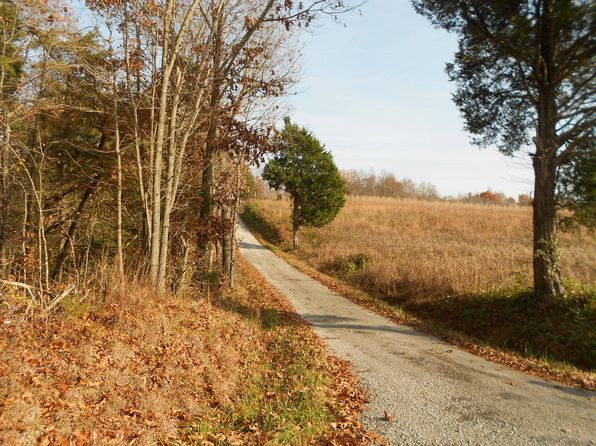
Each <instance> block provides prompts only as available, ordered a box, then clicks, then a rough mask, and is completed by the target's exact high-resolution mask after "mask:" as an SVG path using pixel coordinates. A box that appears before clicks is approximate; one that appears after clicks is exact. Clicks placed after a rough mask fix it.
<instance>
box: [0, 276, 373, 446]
mask: <svg viewBox="0 0 596 446" xmlns="http://www.w3.org/2000/svg"><path fill="white" fill-rule="evenodd" d="M240 276H241V277H240V282H241V284H240V286H239V288H238V290H237V291H236V292H234V293H232V294H231V295H229V296H227V297H226V298H221V299H218V300H216V301H213V302H212V303H208V302H206V301H205V300H196V299H190V298H188V297H174V296H162V297H158V296H155V295H153V294H151V293H149V292H147V290H146V289H145V288H143V287H142V286H140V285H139V284H128V285H127V286H126V287H124V288H123V290H125V292H122V293H120V294H119V293H113V294H112V295H110V296H108V298H107V300H106V301H104V302H102V303H101V305H100V304H97V303H96V304H94V305H92V306H91V307H90V308H84V309H81V308H80V306H79V305H78V304H76V302H74V301H65V302H64V305H63V306H62V309H61V311H60V312H59V313H58V314H56V315H54V316H53V317H51V318H50V319H49V320H40V319H39V318H32V319H29V320H27V321H19V322H17V321H16V320H15V319H13V318H11V319H8V318H6V317H5V315H3V314H1V313H0V443H2V444H11V445H30V444H39V445H62V444H72V445H121V444H135V445H155V444H178V445H195V444H196V445H209V444H211V445H234V444H235V445H245V444H246V445H251V444H253V445H261V444H262V445H265V444H296V445H302V444H327V443H330V442H331V441H333V440H334V439H338V438H343V437H344V436H345V438H346V439H347V441H346V442H344V443H342V444H367V443H368V439H369V438H370V436H369V434H368V433H366V431H365V430H364V429H363V428H362V427H361V426H360V424H359V423H358V413H359V411H360V410H361V408H362V405H363V404H364V401H365V396H364V394H363V393H362V391H360V390H359V387H358V385H357V381H356V379H355V378H354V375H353V374H351V372H350V371H349V364H347V363H343V362H342V363H341V364H340V365H339V366H338V361H339V360H337V359H335V358H330V357H329V356H327V354H326V353H325V351H324V349H323V346H322V344H321V342H320V341H319V340H318V338H317V337H316V336H315V335H314V333H313V332H312V331H311V330H310V329H309V328H308V327H306V326H305V325H304V324H303V323H302V322H301V319H300V318H298V317H297V316H296V315H295V314H294V313H293V312H292V310H291V308H289V305H288V304H287V302H285V301H284V300H283V298H281V296H279V295H277V294H275V292H274V291H272V289H270V288H267V285H266V284H265V282H264V281H263V279H262V278H260V277H259V276H258V274H257V273H256V272H255V271H254V270H252V269H251V268H250V267H248V266H247V265H245V264H243V266H242V268H241V271H240ZM1 301H2V298H1V297H0V303H1ZM0 307H1V306H0ZM313 358H314V359H313ZM347 388H350V389H351V390H350V391H349V392H348V391H346V389H347ZM338 423H345V426H343V428H342V429H338V428H337V425H338Z"/></svg>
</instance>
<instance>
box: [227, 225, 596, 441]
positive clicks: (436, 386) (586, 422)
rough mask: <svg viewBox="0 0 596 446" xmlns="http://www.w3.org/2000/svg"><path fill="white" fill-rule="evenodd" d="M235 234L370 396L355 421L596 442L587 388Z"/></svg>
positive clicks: (394, 436)
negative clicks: (461, 337)
mask: <svg viewBox="0 0 596 446" xmlns="http://www.w3.org/2000/svg"><path fill="white" fill-rule="evenodd" d="M238 235H239V240H240V249H241V252H242V254H243V255H244V257H245V258H246V259H247V260H248V261H249V262H251V263H252V264H253V265H254V266H255V267H256V268H257V269H258V270H259V271H260V272H261V274H262V275H263V276H264V277H265V278H266V279H267V280H268V281H269V282H270V283H271V284H272V285H273V286H274V287H275V288H277V289H278V290H279V291H280V292H281V293H282V294H284V295H285V296H286V297H287V298H288V300H289V301H290V302H291V303H292V304H293V305H294V307H295V308H296V311H297V312H298V313H299V314H300V315H301V316H302V317H304V318H305V319H306V320H307V321H308V322H309V323H310V324H312V326H313V327H314V328H315V330H316V332H317V333H318V335H319V336H321V337H322V338H323V339H324V340H325V342H326V343H327V346H328V348H329V350H330V351H331V352H332V353H333V354H336V355H338V356H340V357H342V358H346V359H348V360H350V361H351V362H352V363H353V365H354V368H355V370H356V372H357V373H358V375H359V377H360V379H361V382H362V384H363V385H364V386H365V388H366V389H367V390H368V392H369V394H370V398H371V402H370V403H369V404H368V406H367V408H366V410H365V411H364V413H363V415H362V421H363V423H364V424H365V425H366V426H367V427H368V428H370V429H372V430H374V431H376V432H378V433H379V434H381V435H382V436H383V437H384V438H385V439H386V440H387V442H388V443H389V444H393V445H596V393H595V392H588V391H584V390H580V389H575V388H571V387H565V386H562V385H558V384H553V383H549V382H547V381H544V380H542V379H539V378H536V377H534V376H530V375H524V374H522V373H519V372H516V371H513V370H510V369H508V368H506V367H504V366H502V365H500V364H496V363H492V362H489V361H486V360H484V359H482V358H480V357H477V356H474V355H472V354H470V353H467V352H465V351H463V350H460V349H458V348H456V347H453V346H451V345H449V344H446V343H444V342H442V341H440V340H438V339H436V338H433V337H431V336H428V335H425V334H421V333H419V332H417V331H415V330H413V329H411V328H409V327H406V326H402V325H398V324H395V323H394V322H392V321H389V320H387V319H385V318H383V317H381V316H379V315H377V314H374V313H372V312H370V311H368V310H366V309H364V308H362V307H360V306H358V305H356V304H354V303H353V302H351V301H349V300H347V299H346V298H344V297H342V296H340V295H339V294H337V293H335V292H333V291H330V290H329V289H328V288H326V287H325V286H324V285H322V284H320V283H319V282H317V281H315V280H313V279H311V278H310V277H308V276H306V275H305V274H303V273H301V272H299V271H298V270H296V269H295V268H293V267H291V266H290V265H288V264H287V263H286V262H284V261H283V260H282V259H280V258H279V257H277V256H275V255H274V254H273V253H271V252H270V251H269V250H267V249H266V248H264V247H263V246H262V245H261V244H260V243H259V242H258V241H257V240H256V239H255V237H254V236H253V235H252V234H251V233H250V232H249V231H248V230H247V229H246V227H244V226H243V225H241V227H240V228H239V231H238ZM388 420H391V421H388Z"/></svg>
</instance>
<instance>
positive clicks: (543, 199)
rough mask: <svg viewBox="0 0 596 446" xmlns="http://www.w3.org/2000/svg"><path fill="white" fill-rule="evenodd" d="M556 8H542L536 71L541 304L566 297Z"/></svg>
mask: <svg viewBox="0 0 596 446" xmlns="http://www.w3.org/2000/svg"><path fill="white" fill-rule="evenodd" d="M552 7H553V5H552V4H551V2H549V1H545V2H543V4H542V10H541V20H540V23H539V26H540V29H539V32H540V35H539V48H540V59H541V63H540V65H539V66H538V68H537V70H536V78H537V79H538V83H539V95H538V102H537V121H538V122H537V124H538V125H537V129H536V138H535V140H534V143H535V145H536V153H535V154H534V156H533V160H532V164H533V166H534V205H533V211H534V212H533V225H534V237H533V266H534V294H535V296H536V298H537V299H538V300H542V301H545V300H550V299H553V298H555V297H558V296H561V295H562V294H563V286H562V282H561V272H560V270H559V261H558V253H557V214H556V203H555V188H556V180H557V149H558V147H559V144H558V138H557V130H556V129H557V119H558V117H557V115H558V113H557V102H556V99H555V98H556V94H557V91H556V87H555V85H556V84H555V81H554V76H555V64H554V52H555V47H554V46H553V43H552V41H553V31H552V23H551V20H550V14H551V11H552Z"/></svg>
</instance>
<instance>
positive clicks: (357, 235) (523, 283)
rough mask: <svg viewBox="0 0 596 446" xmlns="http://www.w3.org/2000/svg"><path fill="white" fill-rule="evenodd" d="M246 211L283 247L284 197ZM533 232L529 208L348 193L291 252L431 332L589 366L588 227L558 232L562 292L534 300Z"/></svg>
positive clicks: (591, 261) (591, 267)
mask: <svg viewBox="0 0 596 446" xmlns="http://www.w3.org/2000/svg"><path fill="white" fill-rule="evenodd" d="M244 219H245V221H246V222H247V223H248V224H249V225H250V226H251V228H252V229H253V230H256V231H257V232H258V233H260V235H261V236H262V237H263V238H265V239H266V240H267V241H269V242H271V243H273V244H275V245H277V246H280V247H281V248H282V249H288V250H289V249H290V242H291V229H290V203H289V202H288V201H284V200H254V201H251V202H250V203H249V204H248V206H247V210H246V211H245V213H244ZM531 239H532V233H531V209H530V208H527V207H500V206H483V205H474V204H462V203H446V202H428V201H415V200H399V199H392V198H372V197H353V198H350V199H349V200H348V201H347V203H346V206H345V207H344V209H343V210H342V211H341V212H340V214H339V215H338V216H337V218H336V219H335V221H333V223H331V224H330V225H328V226H326V227H324V228H321V229H304V230H303V233H302V242H301V243H302V245H301V247H300V249H299V250H297V251H293V252H292V254H293V255H294V256H296V257H297V258H298V259H299V260H301V261H303V262H304V263H306V264H307V265H309V266H311V267H314V268H316V269H317V270H319V271H321V272H323V273H326V274H328V275H331V276H333V277H335V278H336V279H340V280H341V281H343V282H345V283H347V284H349V285H352V286H354V287H356V288H359V289H361V290H363V291H365V292H367V293H369V294H370V295H372V296H374V297H376V298H379V299H381V300H382V301H385V302H388V303H390V304H394V305H397V306H399V308H400V309H402V310H405V311H406V312H407V313H408V314H409V315H412V316H415V317H416V318H419V319H420V320H423V321H425V323H428V324H430V326H432V327H433V328H431V331H437V332H440V333H444V334H445V333H452V332H455V333H459V334H461V335H463V336H464V337H469V338H470V339H475V340H476V341H478V342H479V343H481V344H484V345H490V346H492V347H497V348H500V349H505V350H507V351H512V352H516V353H518V354H521V355H522V356H530V357H533V358H537V359H539V360H544V361H547V362H549V363H550V362H551V361H555V362H556V363H557V364H559V363H562V364H567V365H572V366H575V367H578V368H580V369H584V370H596V357H595V356H594V346H595V345H596V338H595V335H596V333H595V331H594V326H596V297H595V293H594V290H595V287H594V285H595V281H596V240H595V237H594V234H593V233H592V234H590V233H589V232H588V231H587V230H585V229H583V230H579V231H578V232H573V233H561V235H560V247H561V262H560V263H561V267H562V271H563V274H564V276H565V278H566V279H565V282H566V289H567V294H566V296H565V297H564V298H562V299H556V300H554V301H552V302H542V303H541V304H537V302H536V301H535V299H534V297H533V295H532V291H531V288H530V287H531V285H532V264H531V262H532V254H531ZM565 367H566V366H565ZM590 379H592V378H590ZM586 382H587V381H586ZM590 382H591V381H590ZM591 385H592V384H590V385H589V386H591ZM589 386H588V387H589Z"/></svg>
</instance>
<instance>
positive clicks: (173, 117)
mask: <svg viewBox="0 0 596 446" xmlns="http://www.w3.org/2000/svg"><path fill="white" fill-rule="evenodd" d="M181 87H182V73H181V72H180V71H178V73H177V79H176V91H175V93H174V97H173V99H172V109H171V112H170V119H169V122H170V123H169V135H168V136H169V144H168V162H167V171H166V192H165V197H164V205H163V216H162V226H161V242H160V245H161V246H160V250H159V269H158V273H157V291H158V292H160V293H162V292H164V291H165V285H166V270H167V263H168V247H169V241H170V213H171V211H172V208H173V200H174V184H175V178H174V174H175V167H176V166H175V165H176V125H177V118H178V105H179V103H180V88H181Z"/></svg>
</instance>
